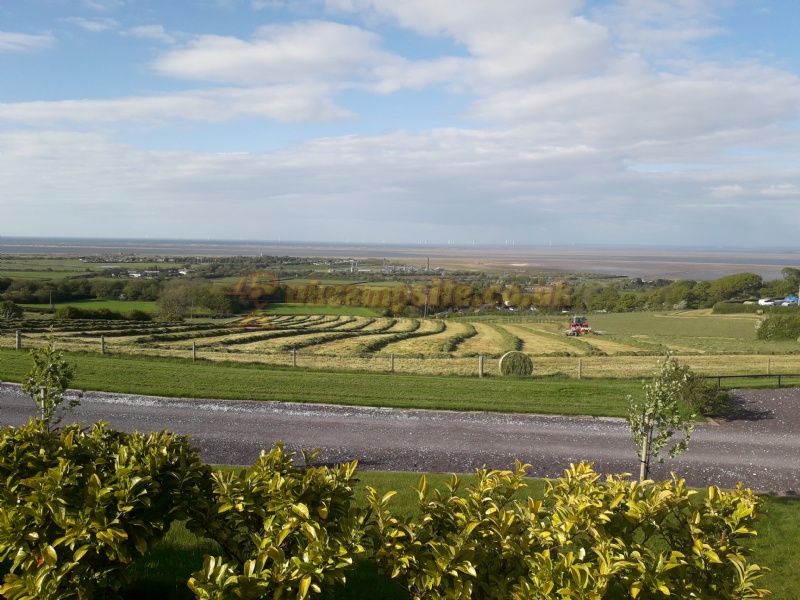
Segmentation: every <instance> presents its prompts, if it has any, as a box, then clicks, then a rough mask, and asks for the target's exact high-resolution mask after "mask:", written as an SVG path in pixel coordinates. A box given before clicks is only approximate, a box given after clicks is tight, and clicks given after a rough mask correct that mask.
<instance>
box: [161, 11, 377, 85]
mask: <svg viewBox="0 0 800 600" xmlns="http://www.w3.org/2000/svg"><path fill="white" fill-rule="evenodd" d="M378 44H379V38H378V36H377V35H376V34H374V33H372V32H369V31H365V30H363V29H360V28H358V27H354V26H350V25H341V24H338V23H330V22H324V21H307V22H298V23H293V24H292V25H289V26H284V25H268V26H264V27H261V28H259V29H258V31H257V32H256V35H255V36H254V37H253V39H252V40H250V41H245V40H241V39H239V38H234V37H227V36H219V35H203V36H198V37H197V38H195V39H193V40H192V41H191V42H189V43H188V44H186V45H185V46H184V47H183V48H180V49H176V50H173V51H171V52H168V53H166V54H165V55H163V56H162V57H160V58H159V59H158V60H156V61H155V63H154V65H153V66H154V68H155V70H156V71H157V72H158V73H160V74H162V75H168V76H170V77H178V78H182V79H191V80H196V81H207V82H213V83H227V84H231V83H232V84H237V85H251V86H255V85H263V84H265V83H276V82H281V83H283V82H288V81H302V80H312V79H314V80H325V81H330V80H334V79H337V78H345V79H346V78H348V77H359V76H364V75H366V74H368V72H369V69H370V67H371V66H373V65H375V64H377V63H379V62H382V61H384V60H390V61H391V60H392V57H391V56H389V55H388V54H385V53H382V52H381V51H380V50H379V49H378Z"/></svg>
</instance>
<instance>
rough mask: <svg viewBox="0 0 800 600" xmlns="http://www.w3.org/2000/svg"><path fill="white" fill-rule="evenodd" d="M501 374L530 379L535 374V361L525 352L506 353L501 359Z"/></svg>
mask: <svg viewBox="0 0 800 600" xmlns="http://www.w3.org/2000/svg"><path fill="white" fill-rule="evenodd" d="M500 373H501V374H502V375H509V376H513V377H528V376H529V375H531V374H532V373H533V361H532V360H531V359H530V357H529V356H528V355H527V354H525V353H523V352H516V351H513V352H506V353H505V354H504V355H503V356H502V357H501V358H500Z"/></svg>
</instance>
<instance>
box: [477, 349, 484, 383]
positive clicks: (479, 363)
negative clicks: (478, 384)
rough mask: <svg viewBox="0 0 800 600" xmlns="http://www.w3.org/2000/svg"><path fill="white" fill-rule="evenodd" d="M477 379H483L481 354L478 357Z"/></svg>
mask: <svg viewBox="0 0 800 600" xmlns="http://www.w3.org/2000/svg"><path fill="white" fill-rule="evenodd" d="M478 377H480V378H481V379H483V354H481V355H480V356H479V357H478Z"/></svg>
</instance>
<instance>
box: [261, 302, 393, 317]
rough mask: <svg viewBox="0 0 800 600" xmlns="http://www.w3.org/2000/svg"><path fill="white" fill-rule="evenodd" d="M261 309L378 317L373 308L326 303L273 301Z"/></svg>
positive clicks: (280, 313) (273, 311)
mask: <svg viewBox="0 0 800 600" xmlns="http://www.w3.org/2000/svg"><path fill="white" fill-rule="evenodd" d="M260 310H261V311H263V312H265V313H267V314H272V315H342V316H356V317H377V316H378V313H376V312H375V311H374V310H372V309H371V308H363V307H361V306H330V305H326V304H291V303H272V304H267V305H266V306H264V307H263V308H262V309H260Z"/></svg>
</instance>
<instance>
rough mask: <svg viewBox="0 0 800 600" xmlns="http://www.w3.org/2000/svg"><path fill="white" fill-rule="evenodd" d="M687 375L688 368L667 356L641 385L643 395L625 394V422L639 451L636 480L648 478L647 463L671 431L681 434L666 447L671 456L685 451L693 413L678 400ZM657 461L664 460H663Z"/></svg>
mask: <svg viewBox="0 0 800 600" xmlns="http://www.w3.org/2000/svg"><path fill="white" fill-rule="evenodd" d="M691 378H692V371H691V369H689V367H686V366H680V365H678V360H677V359H676V358H675V357H673V356H670V355H667V356H666V357H665V358H664V361H663V362H662V363H661V364H660V367H659V372H658V373H657V374H656V376H655V377H654V378H653V380H652V381H651V382H649V383H645V384H644V397H642V398H634V397H629V399H630V411H629V414H628V425H629V426H630V428H631V431H632V432H633V439H634V442H635V443H636V446H637V449H638V453H639V460H640V469H639V480H640V481H644V480H645V479H647V478H648V475H649V474H650V463H651V462H652V460H653V459H654V458H656V457H657V456H658V454H659V452H661V450H663V449H664V448H665V447H666V446H667V444H669V443H670V441H671V439H672V436H673V435H674V434H675V433H680V434H681V436H682V437H681V439H680V440H679V441H677V442H675V443H674V444H673V446H672V448H670V450H669V455H670V457H671V458H675V457H676V456H677V455H678V454H680V453H681V452H683V451H684V450H686V448H687V446H688V444H689V439H690V437H691V433H692V431H694V423H693V421H694V418H695V415H693V414H692V415H687V414H686V409H684V410H681V403H680V399H681V397H682V395H683V393H684V391H685V389H686V387H687V385H688V384H689V381H690V379H691ZM659 462H664V459H663V458H662V459H660V460H659Z"/></svg>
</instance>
